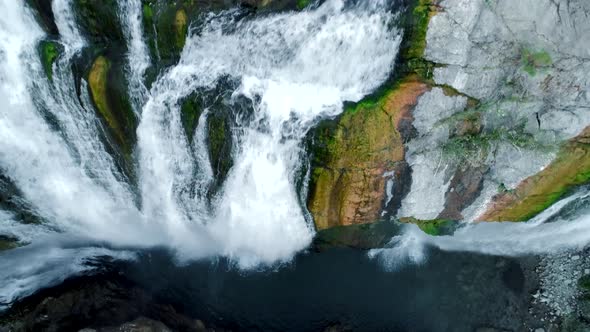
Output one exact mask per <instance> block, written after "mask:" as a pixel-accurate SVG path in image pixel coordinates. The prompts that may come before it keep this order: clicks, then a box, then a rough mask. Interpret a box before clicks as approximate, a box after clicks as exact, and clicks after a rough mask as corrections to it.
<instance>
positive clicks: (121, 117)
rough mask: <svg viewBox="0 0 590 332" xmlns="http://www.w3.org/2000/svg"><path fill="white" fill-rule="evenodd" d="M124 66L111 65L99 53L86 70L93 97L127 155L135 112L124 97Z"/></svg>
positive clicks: (132, 134)
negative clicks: (88, 70)
mask: <svg viewBox="0 0 590 332" xmlns="http://www.w3.org/2000/svg"><path fill="white" fill-rule="evenodd" d="M125 86H126V82H125V77H124V73H123V69H122V68H121V66H119V65H118V66H113V64H112V63H111V61H109V59H107V58H106V57H105V56H102V55H101V56H98V57H97V58H96V59H95V60H94V63H93V64H92V67H91V69H90V72H89V74H88V88H89V90H90V94H91V96H92V101H93V102H94V105H95V106H96V109H97V111H98V113H99V114H100V116H101V117H102V119H103V120H104V121H105V122H106V124H107V126H108V128H109V129H110V131H111V132H112V134H113V137H114V138H115V140H116V142H117V143H118V145H119V147H121V148H122V151H123V152H124V153H125V155H126V156H125V157H126V158H128V157H129V156H130V153H131V145H132V142H133V138H134V134H135V116H134V114H133V112H132V110H131V106H130V104H129V100H128V99H127V94H126V91H125V90H124V89H125Z"/></svg>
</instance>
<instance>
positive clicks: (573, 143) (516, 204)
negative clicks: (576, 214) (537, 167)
mask: <svg viewBox="0 0 590 332" xmlns="http://www.w3.org/2000/svg"><path fill="white" fill-rule="evenodd" d="M589 181H590V127H587V128H586V129H585V130H584V131H583V132H582V133H581V134H580V135H579V136H577V137H576V138H574V139H572V140H570V141H568V142H567V143H566V144H565V145H564V146H563V147H562V148H561V149H560V151H559V153H558V156H557V158H556V159H555V160H554V161H553V162H552V163H551V164H549V166H547V167H546V168H545V169H544V170H542V171H541V172H539V173H537V174H535V175H533V176H531V177H529V178H527V179H526V180H524V181H523V182H522V183H521V184H520V185H518V187H517V188H516V189H515V190H513V191H506V192H502V193H499V194H498V195H496V196H495V197H494V198H493V202H492V203H491V205H490V206H489V207H488V209H487V211H486V212H485V213H484V214H483V215H481V216H480V217H479V220H482V221H526V220H529V219H530V218H532V217H534V216H535V215H537V214H539V213H540V212H542V211H543V210H545V209H546V208H548V207H549V206H550V205H552V204H553V203H555V202H556V201H558V200H559V199H561V198H563V197H564V196H565V195H567V194H568V193H569V192H570V191H571V189H573V188H575V187H576V186H579V185H582V184H584V183H588V182H589Z"/></svg>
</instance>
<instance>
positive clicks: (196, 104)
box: [180, 96, 203, 141]
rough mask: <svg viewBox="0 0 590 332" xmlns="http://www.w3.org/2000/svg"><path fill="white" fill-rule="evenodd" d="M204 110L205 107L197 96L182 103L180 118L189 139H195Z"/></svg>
mask: <svg viewBox="0 0 590 332" xmlns="http://www.w3.org/2000/svg"><path fill="white" fill-rule="evenodd" d="M202 111H203V107H202V105H201V103H200V101H199V99H198V97H197V96H191V97H189V98H188V99H187V100H185V101H183V102H182V103H181V106H180V118H181V121H182V126H183V127H184V130H185V133H186V137H187V138H188V140H189V141H192V139H193V135H194V132H195V129H196V128H197V124H198V120H199V116H201V113H202Z"/></svg>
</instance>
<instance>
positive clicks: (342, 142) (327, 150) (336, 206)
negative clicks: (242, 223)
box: [309, 79, 428, 229]
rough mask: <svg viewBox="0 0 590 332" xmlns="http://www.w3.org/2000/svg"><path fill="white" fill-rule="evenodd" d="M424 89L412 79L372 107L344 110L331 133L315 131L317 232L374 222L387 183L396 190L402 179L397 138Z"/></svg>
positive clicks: (313, 192)
mask: <svg viewBox="0 0 590 332" xmlns="http://www.w3.org/2000/svg"><path fill="white" fill-rule="evenodd" d="M427 89H428V86H427V85H426V84H424V83H422V82H420V81H419V80H417V79H408V80H405V81H403V82H401V83H399V85H398V86H396V87H395V88H393V89H392V90H391V91H389V92H387V93H386V94H385V95H384V96H383V97H381V98H379V99H378V100H377V101H374V102H372V101H365V102H363V103H360V104H358V105H356V106H355V107H354V108H351V109H348V110H346V111H345V112H344V114H343V115H342V117H341V118H340V119H339V120H338V123H337V125H336V127H335V128H326V129H323V132H322V128H320V135H319V140H321V141H322V142H321V143H320V144H322V145H321V146H320V148H317V149H316V156H315V157H316V159H315V160H316V164H317V166H316V167H315V168H314V170H313V174H312V177H313V179H312V181H313V186H312V189H311V198H310V201H309V202H310V203H309V210H310V211H311V213H312V214H313V216H314V220H315V223H316V227H317V228H318V229H325V228H329V227H333V226H337V225H353V224H362V223H370V222H375V221H377V220H379V218H380V217H381V210H382V209H383V207H384V205H388V203H390V202H388V200H387V197H386V183H387V182H388V180H389V179H391V180H392V181H394V183H396V184H398V185H399V184H400V183H403V181H404V179H403V178H404V176H407V175H406V174H403V173H405V172H406V171H407V170H406V169H407V167H405V161H404V155H405V152H404V146H403V142H404V138H403V136H402V133H401V132H402V128H403V127H404V123H405V122H406V121H408V118H410V117H411V115H410V110H411V108H412V107H413V106H414V105H415V104H416V101H417V99H418V97H419V96H420V95H422V94H423V93H424V92H426V91H427ZM320 150H321V151H320ZM394 186H395V184H394ZM390 195H392V194H390ZM398 197H399V196H398Z"/></svg>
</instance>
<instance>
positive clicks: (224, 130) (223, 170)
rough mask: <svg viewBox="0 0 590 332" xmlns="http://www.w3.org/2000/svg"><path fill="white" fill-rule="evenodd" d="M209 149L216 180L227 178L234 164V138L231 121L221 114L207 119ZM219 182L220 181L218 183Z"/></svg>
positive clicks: (216, 113) (213, 114)
mask: <svg viewBox="0 0 590 332" xmlns="http://www.w3.org/2000/svg"><path fill="white" fill-rule="evenodd" d="M207 125H208V126H207V132H208V145H207V146H208V148H209V157H210V159H211V165H212V167H213V171H214V172H215V178H216V180H222V179H224V178H225V176H226V175H227V173H228V172H229V169H230V168H231V166H232V164H233V159H232V157H231V147H232V136H231V132H230V127H229V119H228V118H227V116H226V115H225V114H223V113H221V112H212V113H210V114H209V116H208V118H207ZM218 182H219V181H218Z"/></svg>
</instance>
